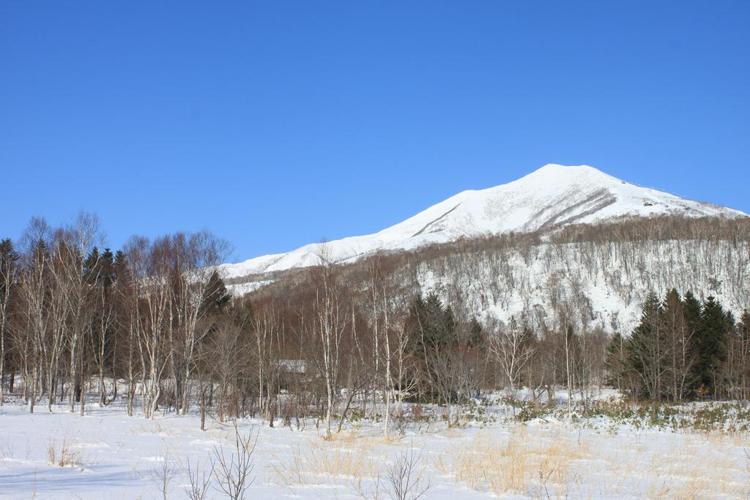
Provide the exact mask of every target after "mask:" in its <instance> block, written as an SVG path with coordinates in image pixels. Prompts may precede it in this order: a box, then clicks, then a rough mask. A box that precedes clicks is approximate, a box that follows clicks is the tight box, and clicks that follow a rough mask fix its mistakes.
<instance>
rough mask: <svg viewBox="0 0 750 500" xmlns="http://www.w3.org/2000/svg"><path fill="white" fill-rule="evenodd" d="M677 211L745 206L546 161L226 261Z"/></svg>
mask: <svg viewBox="0 0 750 500" xmlns="http://www.w3.org/2000/svg"><path fill="white" fill-rule="evenodd" d="M658 215H679V216H683V217H724V218H736V217H743V216H746V214H744V213H742V212H740V211H738V210H732V209H729V208H723V207H719V206H716V205H711V204H708V203H701V202H697V201H692V200H686V199H684V198H680V197H678V196H675V195H672V194H669V193H664V192H662V191H657V190H654V189H649V188H644V187H640V186H636V185H634V184H630V183H628V182H625V181H623V180H620V179H618V178H616V177H612V176H611V175H608V174H605V173H604V172H602V171H601V170H598V169H596V168H594V167H590V166H587V165H577V166H565V165H557V164H548V165H545V166H543V167H541V168H540V169H538V170H536V171H534V172H532V173H530V174H528V175H526V176H524V177H522V178H520V179H518V180H515V181H513V182H509V183H507V184H502V185H499V186H495V187H491V188H488V189H481V190H469V191H463V192H461V193H458V194H457V195H454V196H451V197H450V198H448V199H447V200H445V201H442V202H440V203H438V204H436V205H433V206H432V207H430V208H428V209H426V210H424V211H422V212H420V213H418V214H417V215H415V216H413V217H410V218H409V219H406V220H405V221H403V222H401V223H398V224H396V225H394V226H391V227H389V228H386V229H383V230H382V231H380V232H377V233H374V234H369V235H365V236H353V237H349V238H343V239H340V240H335V241H330V242H326V243H325V244H322V243H313V244H310V245H305V246H303V247H301V248H298V249H297V250H293V251H291V252H288V253H282V254H273V255H267V256H263V257H257V258H254V259H250V260H247V261H245V262H241V263H239V264H225V265H223V266H222V268H221V269H222V274H223V275H224V276H225V277H227V278H232V277H239V276H247V275H250V274H261V273H267V272H274V271H283V270H287V269H292V268H297V267H306V266H311V265H317V264H319V263H320V262H321V261H322V259H325V260H327V261H329V262H331V263H344V262H351V261H354V260H356V259H358V258H360V257H364V256H367V255H371V254H373V253H375V252H378V251H384V250H408V249H413V248H417V247H420V246H424V245H429V244H435V243H446V242H450V241H455V240H457V239H459V238H472V237H480V236H490V235H498V234H503V233H509V232H517V233H522V232H531V231H552V230H554V229H558V228H561V227H564V226H566V225H569V224H581V223H595V222H607V221H612V220H617V219H624V218H629V217H652V216H658Z"/></svg>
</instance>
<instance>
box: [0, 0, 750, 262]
mask: <svg viewBox="0 0 750 500" xmlns="http://www.w3.org/2000/svg"><path fill="white" fill-rule="evenodd" d="M748 26H750V2H748V1H728V0H717V1H700V2H697V1H696V2H693V1H685V0H681V1H675V2H653V1H648V2H635V1H627V2H617V5H615V2H602V1H590V2H575V1H565V2H560V1H548V2H533V1H528V0H523V1H521V0H519V1H517V2H510V1H486V2H480V1H476V2H473V1H472V2H465V1H452V2H440V1H436V0H429V1H407V2H404V1H393V2H384V1H367V2H366V1H350V0H346V1H341V2H334V1H310V0H305V1H299V2H291V1H289V2H287V1H268V2H264V3H259V2H250V1H238V2H188V1H185V0H181V1H174V2H162V1H159V2H153V1H146V2H136V1H128V2H102V1H92V2H84V1H76V2H59V1H48V2H28V1H23V0H4V1H2V2H0V200H2V203H1V205H0V214H1V215H0V237H2V236H10V237H14V238H15V237H18V236H19V235H20V233H21V231H22V229H23V227H24V226H25V225H26V223H27V221H28V219H29V218H30V217H31V216H32V215H42V216H45V217H46V218H47V219H48V220H49V221H50V222H51V223H53V224H61V223H64V222H66V221H68V220H70V219H72V218H73V217H74V215H75V214H76V213H77V212H78V211H79V210H89V211H94V212H97V213H98V214H99V216H100V217H101V219H102V222H103V224H104V226H105V228H106V231H107V235H108V243H109V245H110V246H112V247H113V248H117V247H118V246H120V245H121V244H122V243H123V242H124V241H125V239H126V238H127V237H128V236H129V235H131V234H133V233H139V234H144V235H147V236H154V235H158V234H162V233H166V232H170V231H175V230H186V231H192V230H199V229H210V230H212V231H213V232H215V233H216V234H218V235H220V236H222V237H224V238H226V239H228V240H230V241H231V242H232V243H233V245H234V248H235V251H234V254H233V256H232V260H244V259H246V258H250V257H254V256H257V255H260V254H265V253H270V252H278V251H284V250H290V249H292V248H294V247H296V246H299V245H302V244H305V243H310V242H315V241H319V240H321V239H323V238H326V239H335V238H339V237H343V236H348V235H354V234H364V233H369V232H373V231H376V230H379V229H382V228H384V227H386V226H389V225H391V224H393V223H396V222H399V221H400V220H402V219H404V218H406V217H408V216H410V215H413V214H414V213H416V212H418V211H419V210H421V209H423V208H426V207H427V206H429V205H432V204H434V203H436V202H438V201H440V200H442V199H444V198H446V197H448V196H450V195H452V194H454V193H456V192H458V191H461V190H464V189H468V188H483V187H489V186H493V185H496V184H500V183H504V182H508V181H511V180H513V179H515V178H517V177H520V176H521V175H523V174H526V173H528V172H530V171H532V170H534V169H536V168H538V167H540V166H541V165H543V164H545V163H567V164H590V165H594V166H597V167H599V168H600V169H602V170H604V171H606V172H607V173H610V174H612V175H615V176H618V177H621V178H623V179H626V180H628V181H631V182H633V183H636V184H641V185H645V186H649V187H655V188H659V189H663V190H666V191H670V192H673V193H675V194H679V195H681V196H686V197H689V198H694V199H699V200H704V201H711V202H715V203H719V204H722V205H728V206H730V207H733V208H738V209H741V210H744V211H746V212H750V162H749V161H748V160H749V159H750V29H749V28H748Z"/></svg>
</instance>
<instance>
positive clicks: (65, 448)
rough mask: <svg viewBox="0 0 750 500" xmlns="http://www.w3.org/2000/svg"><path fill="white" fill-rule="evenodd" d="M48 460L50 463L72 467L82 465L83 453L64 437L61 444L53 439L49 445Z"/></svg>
mask: <svg viewBox="0 0 750 500" xmlns="http://www.w3.org/2000/svg"><path fill="white" fill-rule="evenodd" d="M47 461H48V462H49V464H50V465H56V466H58V467H72V466H76V465H80V463H81V454H80V452H79V451H77V450H74V449H72V447H71V446H70V443H68V441H67V440H66V439H63V440H62V443H60V445H59V446H57V445H56V444H55V442H54V441H52V442H50V444H49V446H48V447H47Z"/></svg>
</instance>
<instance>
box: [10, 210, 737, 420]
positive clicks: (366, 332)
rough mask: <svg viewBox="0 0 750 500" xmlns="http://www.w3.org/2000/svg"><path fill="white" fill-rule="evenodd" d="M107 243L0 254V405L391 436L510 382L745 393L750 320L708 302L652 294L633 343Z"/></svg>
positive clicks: (73, 231)
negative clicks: (254, 288) (263, 277)
mask: <svg viewBox="0 0 750 500" xmlns="http://www.w3.org/2000/svg"><path fill="white" fill-rule="evenodd" d="M100 233H101V231H100V229H99V222H98V219H97V218H96V217H95V216H93V215H91V214H81V215H80V216H79V217H78V218H77V219H76V220H75V221H74V222H73V223H72V224H70V225H68V226H65V227H61V228H52V227H50V226H49V225H48V224H47V223H46V222H45V221H44V220H43V219H39V218H34V219H32V221H31V222H30V223H29V225H28V227H27V229H26V230H25V232H24V234H23V237H22V238H21V239H20V240H19V241H18V242H17V243H14V242H12V241H11V240H9V239H5V240H2V241H1V242H0V402H2V401H3V400H4V398H6V397H18V398H21V399H22V400H23V401H24V402H25V403H26V404H27V405H28V408H29V411H31V412H33V411H36V409H37V407H38V405H40V404H46V405H47V408H48V410H50V411H51V410H52V409H53V405H55V404H66V405H67V406H68V408H69V410H70V411H72V412H73V411H79V412H80V413H81V414H83V413H84V412H85V408H86V405H87V404H91V403H92V402H93V403H96V404H99V405H109V404H112V403H113V402H117V403H118V404H123V405H124V406H125V407H126V408H127V412H128V414H129V415H134V414H136V413H141V414H142V415H144V416H145V417H147V418H150V417H153V416H154V415H155V414H156V413H157V412H158V411H171V412H175V413H177V414H187V413H189V412H192V411H195V412H198V413H199V414H200V416H201V419H200V421H201V427H202V428H204V427H205V421H206V419H207V418H217V419H219V420H221V421H223V420H225V419H226V418H230V417H237V416H241V415H260V416H262V417H263V418H266V419H268V421H269V423H270V424H271V425H275V424H276V423H278V422H279V421H281V422H282V423H283V424H285V425H297V426H301V425H307V424H306V422H307V420H308V419H310V418H313V419H314V421H315V423H316V425H319V426H322V427H323V429H324V430H325V431H326V432H327V433H331V432H334V431H335V430H337V429H339V430H340V428H341V425H342V424H343V422H344V421H345V420H346V419H347V418H354V417H355V416H368V417H373V418H383V420H384V429H385V432H386V433H388V432H390V431H391V430H392V429H393V428H394V426H398V425H400V423H401V422H403V421H404V419H406V418H407V417H408V418H419V417H420V415H419V412H420V410H419V408H421V407H420V405H419V404H412V405H405V404H404V403H406V402H411V403H437V404H439V405H440V406H441V408H443V409H444V412H445V413H444V417H445V418H446V419H447V420H448V421H449V422H454V421H456V420H457V419H458V418H459V416H460V411H461V407H462V405H463V404H465V403H467V402H468V401H471V400H472V399H474V398H477V397H480V396H481V395H482V394H486V393H487V392H488V391H493V390H496V389H500V388H505V389H507V390H508V391H509V394H510V395H511V396H513V395H514V394H515V393H516V392H517V391H518V390H520V389H522V388H524V389H525V390H526V391H527V392H528V394H529V395H530V397H532V398H533V399H535V400H539V401H542V400H545V399H548V400H549V399H552V398H553V397H554V394H555V390H556V389H559V388H564V389H565V390H567V392H568V396H569V397H568V400H569V401H571V400H573V399H574V398H576V397H579V398H580V400H582V401H583V402H584V403H585V402H587V401H589V400H590V399H591V397H592V396H593V395H594V393H595V391H596V390H598V388H600V387H602V386H603V385H605V384H611V385H613V386H616V387H618V388H619V389H621V390H622V391H623V392H626V393H628V394H630V395H632V396H633V397H637V398H648V399H654V400H657V401H666V400H670V401H681V400H684V399H690V398H708V397H711V398H725V397H741V398H746V397H747V392H748V384H749V383H750V380H748V371H749V370H750V365H748V353H749V352H750V351H749V349H750V339H749V338H748V327H749V326H750V318H748V315H747V313H745V314H744V315H743V316H742V318H741V320H740V321H739V322H735V321H734V318H733V317H732V315H731V314H730V313H728V312H727V311H726V310H725V309H724V308H723V307H722V306H721V305H720V304H719V303H718V302H717V301H716V300H715V299H712V298H709V299H707V300H706V301H705V302H700V301H698V299H697V298H696V297H695V296H693V295H692V294H690V293H688V294H686V295H685V297H681V296H680V295H678V294H677V292H676V291H671V292H669V293H668V294H667V295H666V297H665V298H664V299H663V300H658V299H657V298H656V296H654V295H651V296H649V298H648V300H646V302H645V303H644V305H643V318H642V320H641V323H640V325H639V326H638V327H637V328H636V329H635V331H634V332H632V334H630V335H622V334H620V333H616V334H615V335H609V334H608V333H606V332H605V331H604V329H603V328H600V327H593V328H588V327H581V326H576V325H577V324H578V325H580V324H581V323H580V322H579V323H576V322H574V321H573V317H574V313H572V312H570V311H574V310H578V308H571V309H566V308H565V307H562V306H561V307H560V311H565V310H568V311H569V312H568V313H567V314H565V313H559V314H556V317H557V318H558V320H557V321H555V322H553V323H544V322H538V321H533V319H532V318H530V317H528V316H526V315H519V316H518V317H512V318H510V319H509V320H508V321H506V322H502V321H499V320H493V319H491V318H488V317H483V318H479V317H477V318H474V317H472V316H469V315H466V314H457V313H456V312H455V311H454V309H453V308H452V307H451V305H450V304H447V303H445V302H444V301H443V300H441V299H440V297H439V296H438V295H437V294H435V293H428V294H426V295H422V294H421V293H412V292H411V291H410V290H409V289H407V290H405V289H404V287H403V283H402V280H401V277H399V276H397V273H394V263H393V259H390V258H388V257H383V256H375V257H372V258H369V259H366V260H365V261H364V262H363V263H361V264H359V265H358V267H357V270H356V276H355V275H354V274H353V273H352V272H351V270H350V271H347V272H344V270H342V268H341V267H340V266H333V265H329V264H325V262H327V260H326V259H325V258H323V259H321V261H322V262H324V264H322V265H320V266H316V267H311V268H308V269H305V270H302V271H299V272H297V273H296V274H295V275H294V276H295V278H294V279H288V280H284V281H283V284H278V285H275V286H270V287H266V288H265V289H262V290H259V291H258V292H257V293H253V294H249V295H246V296H243V297H233V296H231V295H230V294H229V293H228V292H227V288H226V286H225V284H224V283H223V281H222V279H221V277H220V275H219V274H218V272H217V267H216V266H217V265H218V264H219V263H221V262H222V260H223V259H224V258H225V256H226V251H227V247H228V246H227V244H226V242H224V241H222V240H221V239H219V238H217V237H215V236H213V235H211V234H210V233H208V232H199V233H174V234H170V235H165V236H162V237H159V238H155V239H153V240H149V239H147V238H144V237H139V236H136V237H132V238H131V239H130V240H129V241H128V242H127V243H126V244H125V245H124V246H123V248H122V249H120V250H117V251H112V250H109V249H106V248H101V246H100V243H101V237H100ZM558 312H559V311H558ZM480 319H481V321H480ZM87 396H88V399H87Z"/></svg>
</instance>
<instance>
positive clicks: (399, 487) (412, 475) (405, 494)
mask: <svg viewBox="0 0 750 500" xmlns="http://www.w3.org/2000/svg"><path fill="white" fill-rule="evenodd" d="M385 481H386V489H387V491H388V494H389V495H390V497H391V498H394V499H396V500H416V499H418V498H422V497H424V496H425V495H426V494H427V491H428V490H429V489H430V483H429V481H428V480H427V479H426V478H425V471H424V468H423V467H422V466H421V464H420V457H419V456H418V455H417V454H416V453H415V452H414V449H413V448H412V449H410V450H409V451H407V452H404V453H402V454H400V455H399V456H398V457H397V458H396V461H395V462H394V463H393V464H391V465H390V466H389V467H388V469H387V471H386V474H385Z"/></svg>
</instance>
